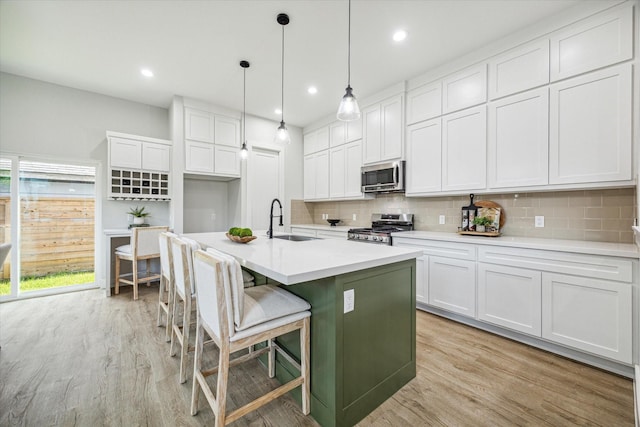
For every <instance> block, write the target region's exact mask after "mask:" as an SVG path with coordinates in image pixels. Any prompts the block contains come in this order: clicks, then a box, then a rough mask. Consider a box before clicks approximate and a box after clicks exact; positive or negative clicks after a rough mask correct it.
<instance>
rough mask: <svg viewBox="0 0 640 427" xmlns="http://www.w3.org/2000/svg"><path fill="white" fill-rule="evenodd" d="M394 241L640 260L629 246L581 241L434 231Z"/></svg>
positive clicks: (406, 233)
mask: <svg viewBox="0 0 640 427" xmlns="http://www.w3.org/2000/svg"><path fill="white" fill-rule="evenodd" d="M393 237H394V238H400V237H403V238H408V239H426V240H439V241H445V242H456V243H473V244H478V245H488V246H509V247H514V248H525V249H541V250H547V251H561V252H574V253H581V254H591V255H606V256H617V257H624V258H636V259H638V258H640V248H638V246H636V245H634V244H632V243H604V242H589V241H583V240H560V239H541V238H535V237H509V236H500V237H485V236H468V235H460V234H458V233H443V232H436V231H403V232H402V233H393Z"/></svg>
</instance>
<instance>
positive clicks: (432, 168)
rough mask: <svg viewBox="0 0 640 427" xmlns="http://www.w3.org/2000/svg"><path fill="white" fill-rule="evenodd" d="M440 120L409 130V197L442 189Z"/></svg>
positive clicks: (412, 126) (410, 127)
mask: <svg viewBox="0 0 640 427" xmlns="http://www.w3.org/2000/svg"><path fill="white" fill-rule="evenodd" d="M441 143H442V134H441V124H440V119H439V118H438V119H434V120H429V121H426V122H422V123H418V124H415V125H411V126H409V127H408V128H407V170H406V175H407V195H411V194H420V193H431V192H436V191H440V190H441V189H442V157H441V154H442V146H441Z"/></svg>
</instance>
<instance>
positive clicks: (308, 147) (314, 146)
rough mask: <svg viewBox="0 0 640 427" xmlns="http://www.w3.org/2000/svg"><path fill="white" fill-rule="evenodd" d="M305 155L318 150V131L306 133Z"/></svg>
mask: <svg viewBox="0 0 640 427" xmlns="http://www.w3.org/2000/svg"><path fill="white" fill-rule="evenodd" d="M303 139H304V143H303V149H304V155H305V156H307V155H309V154H313V153H315V152H316V151H318V132H316V131H313V132H307V133H305V134H304V137H303Z"/></svg>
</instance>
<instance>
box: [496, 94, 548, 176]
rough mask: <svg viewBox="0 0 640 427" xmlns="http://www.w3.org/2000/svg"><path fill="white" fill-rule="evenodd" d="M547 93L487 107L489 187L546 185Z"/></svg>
mask: <svg viewBox="0 0 640 427" xmlns="http://www.w3.org/2000/svg"><path fill="white" fill-rule="evenodd" d="M548 94H549V90H548V89H547V88H546V87H545V88H542V89H535V90H532V91H529V92H525V93H521V94H518V95H513V96H510V97H508V98H503V99H500V100H498V101H495V102H492V103H490V104H489V141H488V150H487V156H488V176H489V187H490V188H505V187H526V186H531V185H545V184H547V183H548V181H549V180H548V171H549V166H548V165H549V136H548V135H549V95H548Z"/></svg>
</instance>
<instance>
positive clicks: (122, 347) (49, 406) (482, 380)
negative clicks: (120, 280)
mask: <svg viewBox="0 0 640 427" xmlns="http://www.w3.org/2000/svg"><path fill="white" fill-rule="evenodd" d="M156 302H157V287H151V288H147V287H144V286H143V287H141V289H140V300H138V301H137V302H134V301H132V300H131V288H125V290H124V291H123V293H121V294H120V295H119V296H115V297H111V298H106V297H105V296H104V294H103V292H102V291H98V290H91V291H82V292H76V293H70V294H64V295H59V296H52V297H43V298H36V299H30V300H23V301H18V302H10V303H4V304H0V345H1V346H2V349H1V350H0V426H13V425H22V426H52V425H56V426H154V427H155V426H178V425H179V426H192V425H193V426H197V425H211V424H212V421H213V414H212V413H211V410H210V409H209V408H208V406H207V405H206V402H204V400H201V402H200V408H201V410H200V413H199V414H198V415H197V416H195V417H192V416H191V415H189V412H188V404H189V401H190V396H191V379H189V381H187V383H186V384H178V369H179V366H178V365H179V360H178V359H177V358H170V357H169V356H168V353H169V345H168V344H167V343H165V342H164V338H163V337H164V333H163V331H162V329H161V328H158V327H157V326H155V316H156V307H157V306H156ZM417 318H418V320H417V326H418V327H417V329H418V336H417V371H418V375H417V378H416V379H414V380H413V381H411V382H410V383H409V384H407V385H406V386H405V387H404V388H403V389H402V390H400V391H399V392H398V393H396V394H395V395H394V396H393V397H392V398H391V399H389V400H387V401H386V402H385V403H384V404H383V405H382V406H380V407H379V408H378V409H376V410H375V411H374V412H373V413H371V414H370V415H369V416H368V417H367V418H365V419H364V420H363V421H362V422H361V423H360V424H359V425H361V426H394V427H396V426H438V425H443V426H513V425H535V426H544V425H548V426H568V425H581V426H583V425H593V426H598V425H599V426H633V422H634V421H633V417H634V414H633V385H632V382H631V381H630V380H628V379H625V378H621V377H618V376H616V375H612V374H609V373H606V372H604V371H600V370H598V369H594V368H590V367H588V366H585V365H582V364H579V363H575V362H572V361H570V360H567V359H564V358H561V357H558V356H555V355H552V354H550V353H546V352H544V351H541V350H537V349H534V348H530V347H527V346H525V345H522V344H518V343H515V342H513V341H509V340H506V339H504V338H501V337H498V336H494V335H491V334H489V333H485V332H482V331H478V330H476V329H473V328H470V327H467V326H464V325H461V324H457V323H454V322H451V321H448V320H445V319H441V318H439V317H436V316H433V315H430V314H426V313H424V312H421V311H418V316H417ZM210 354H211V355H212V356H214V355H215V350H212V351H210ZM209 360H214V359H213V357H209ZM244 365H245V367H239V368H235V370H232V373H231V378H230V384H231V387H232V388H231V390H230V398H229V406H230V407H231V408H234V407H237V406H239V405H242V404H243V403H246V402H247V401H248V400H249V399H250V398H251V397H252V396H250V395H249V394H248V393H254V392H258V393H259V392H262V391H263V390H265V389H266V388H269V387H272V386H273V385H274V384H273V383H272V382H271V380H269V379H268V378H267V376H266V374H265V371H264V369H263V368H262V366H260V365H259V364H258V363H257V362H250V363H248V364H244ZM189 377H191V373H190V375H189ZM249 385H250V386H249ZM247 390H249V391H247ZM234 425H237V426H279V427H280V426H317V424H316V423H315V422H314V421H313V419H312V418H310V417H304V416H303V415H302V413H301V411H300V408H299V406H298V405H297V404H296V403H295V402H294V401H293V399H291V398H290V397H289V396H284V397H283V398H281V399H279V400H277V401H276V402H272V403H270V404H268V405H266V406H264V407H263V408H261V409H260V410H258V411H256V412H253V413H251V414H249V415H248V416H246V417H244V418H242V419H241V420H239V421H237V422H236V423H235V424H234Z"/></svg>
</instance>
